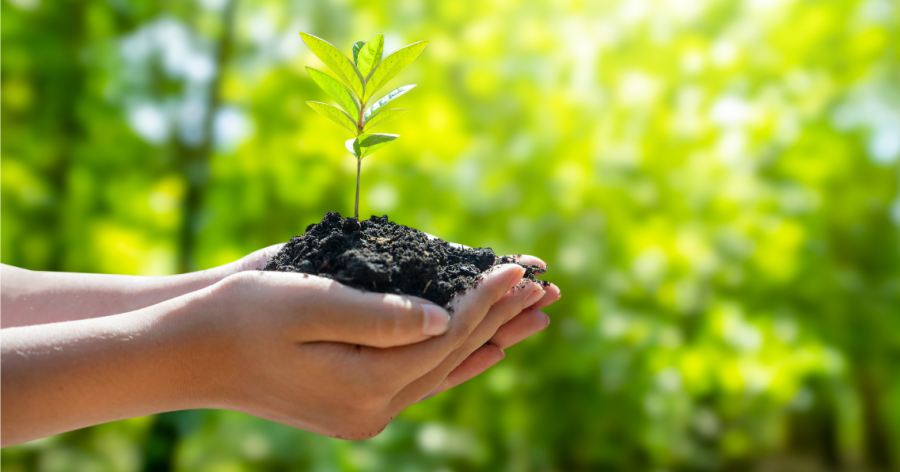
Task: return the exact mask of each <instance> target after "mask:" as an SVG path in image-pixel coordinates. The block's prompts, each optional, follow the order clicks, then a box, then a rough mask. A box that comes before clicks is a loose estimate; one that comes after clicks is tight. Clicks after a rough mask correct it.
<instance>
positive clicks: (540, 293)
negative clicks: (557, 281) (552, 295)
mask: <svg viewBox="0 0 900 472" xmlns="http://www.w3.org/2000/svg"><path fill="white" fill-rule="evenodd" d="M531 284H532V285H533V288H532V290H534V292H532V294H531V295H529V296H528V298H526V299H525V306H531V305H534V304H535V303H537V302H538V300H540V299H541V298H543V297H544V294H546V293H547V292H546V291H545V290H544V289H543V288H542V287H541V286H540V285H538V284H536V283H534V282H532V283H531ZM535 289H536V290H535Z"/></svg>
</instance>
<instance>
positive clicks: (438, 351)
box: [381, 264, 525, 381]
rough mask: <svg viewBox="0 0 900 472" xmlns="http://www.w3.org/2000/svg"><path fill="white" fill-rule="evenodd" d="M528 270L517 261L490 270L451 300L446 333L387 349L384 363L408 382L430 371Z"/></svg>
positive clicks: (463, 339) (465, 338)
mask: <svg viewBox="0 0 900 472" xmlns="http://www.w3.org/2000/svg"><path fill="white" fill-rule="evenodd" d="M524 273H525V269H523V268H522V267H521V266H519V265H516V264H504V265H500V266H495V267H494V268H492V269H490V270H488V271H487V272H485V274H484V278H483V279H482V280H481V281H480V282H479V283H478V285H477V286H476V287H475V288H472V289H469V290H468V291H467V292H466V293H464V294H463V295H461V296H459V297H457V298H454V299H453V300H451V302H450V304H451V306H452V310H453V312H452V315H451V318H450V329H449V330H448V331H447V333H446V334H444V335H443V336H439V337H436V338H434V339H429V340H427V341H425V342H422V343H419V344H415V345H412V346H404V347H399V348H394V349H390V350H387V351H385V352H384V353H382V354H381V355H383V356H384V357H385V359H384V362H385V363H386V364H388V365H393V366H395V371H396V372H398V373H402V374H403V379H405V380H406V381H412V380H413V379H416V378H419V377H421V376H422V375H424V374H426V373H427V372H430V371H431V370H433V369H434V368H435V367H437V366H438V365H440V364H441V363H442V362H443V361H444V359H446V358H447V356H448V355H450V354H451V353H452V352H454V351H455V350H456V349H458V348H459V347H460V346H461V345H463V343H465V342H466V341H467V340H468V339H469V337H470V336H471V334H472V332H473V331H474V330H475V329H476V328H477V327H478V326H480V325H481V323H482V321H483V320H484V317H485V316H486V315H487V314H488V312H489V311H490V310H493V309H494V305H495V303H497V302H498V301H499V300H501V299H503V298H504V297H505V296H506V293H507V291H508V290H509V289H510V288H512V287H513V286H514V285H516V284H518V283H519V280H521V277H522V275H523V274H524ZM517 311H518V310H517ZM484 340H485V341H487V338H485V339H484ZM482 342H483V341H482ZM472 350H474V349H472Z"/></svg>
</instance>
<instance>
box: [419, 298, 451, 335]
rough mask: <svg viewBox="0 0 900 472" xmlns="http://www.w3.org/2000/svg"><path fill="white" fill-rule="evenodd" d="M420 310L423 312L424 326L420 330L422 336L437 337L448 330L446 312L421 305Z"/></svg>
mask: <svg viewBox="0 0 900 472" xmlns="http://www.w3.org/2000/svg"><path fill="white" fill-rule="evenodd" d="M422 310H423V311H424V312H425V326H424V327H423V328H422V334H424V335H425V336H437V335H439V334H444V333H446V332H447V330H448V329H450V314H449V313H447V310H445V309H443V308H441V307H439V306H437V305H431V304H423V305H422Z"/></svg>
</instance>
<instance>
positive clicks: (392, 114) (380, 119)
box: [363, 108, 409, 132]
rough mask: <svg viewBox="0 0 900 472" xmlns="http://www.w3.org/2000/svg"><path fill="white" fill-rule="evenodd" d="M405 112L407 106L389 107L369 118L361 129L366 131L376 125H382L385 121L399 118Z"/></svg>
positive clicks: (406, 111) (407, 111)
mask: <svg viewBox="0 0 900 472" xmlns="http://www.w3.org/2000/svg"><path fill="white" fill-rule="evenodd" d="M407 113H409V109H408V108H390V109H387V110H384V111H382V112H381V113H379V114H378V116H376V117H374V118H373V119H371V120H369V121H366V124H365V127H364V128H363V131H364V132H365V131H368V130H370V129H372V128H374V127H376V126H379V125H383V124H385V123H387V122H388V121H394V120H396V119H397V118H400V117H401V116H403V115H405V114H407Z"/></svg>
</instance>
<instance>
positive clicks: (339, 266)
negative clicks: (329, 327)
mask: <svg viewBox="0 0 900 472" xmlns="http://www.w3.org/2000/svg"><path fill="white" fill-rule="evenodd" d="M504 263H517V262H516V261H515V259H514V258H513V257H506V256H504V257H497V255H496V254H494V251H492V250H491V248H474V249H472V248H462V247H458V246H454V245H451V244H450V243H448V242H446V241H443V240H441V239H436V238H431V237H429V236H428V235H426V234H425V233H423V232H421V231H419V230H417V229H415V228H410V227H408V226H403V225H398V224H396V223H394V222H392V221H389V220H388V217H387V215H385V216H382V217H377V216H373V217H372V218H370V219H368V220H363V221H359V220H357V219H356V218H341V215H340V214H339V213H336V212H329V213H326V214H325V218H324V219H322V222H321V223H318V224H311V225H309V226H308V227H307V228H306V232H304V233H303V234H302V235H300V236H294V237H293V238H291V240H290V241H289V242H288V243H287V244H285V245H284V247H283V248H282V249H281V251H279V253H278V254H276V255H275V256H274V257H273V258H272V259H270V260H269V261H268V262H267V263H266V267H265V269H263V270H277V271H283V272H301V273H305V274H311V275H318V276H320V277H328V278H330V279H334V280H336V281H338V282H340V283H342V284H344V285H349V286H351V287H355V288H359V289H363V290H369V291H373V292H382V293H403V294H407V295H415V296H418V297H422V298H425V299H428V300H430V301H432V302H434V303H436V304H438V305H441V306H445V305H447V303H448V302H449V301H450V299H451V298H453V296H454V295H456V294H457V293H459V292H462V291H465V290H466V289H468V288H470V287H474V286H475V285H476V284H477V282H478V281H479V280H480V279H481V277H482V273H483V272H484V271H485V270H487V269H489V268H490V267H491V266H493V265H495V264H504ZM519 265H521V266H522V267H525V277H526V278H529V279H531V280H536V279H535V278H534V277H535V275H540V274H542V273H543V271H544V270H543V268H541V267H540V266H534V265H526V264H519ZM538 282H540V283H543V284H544V286H546V285H547V283H546V282H543V281H538Z"/></svg>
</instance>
